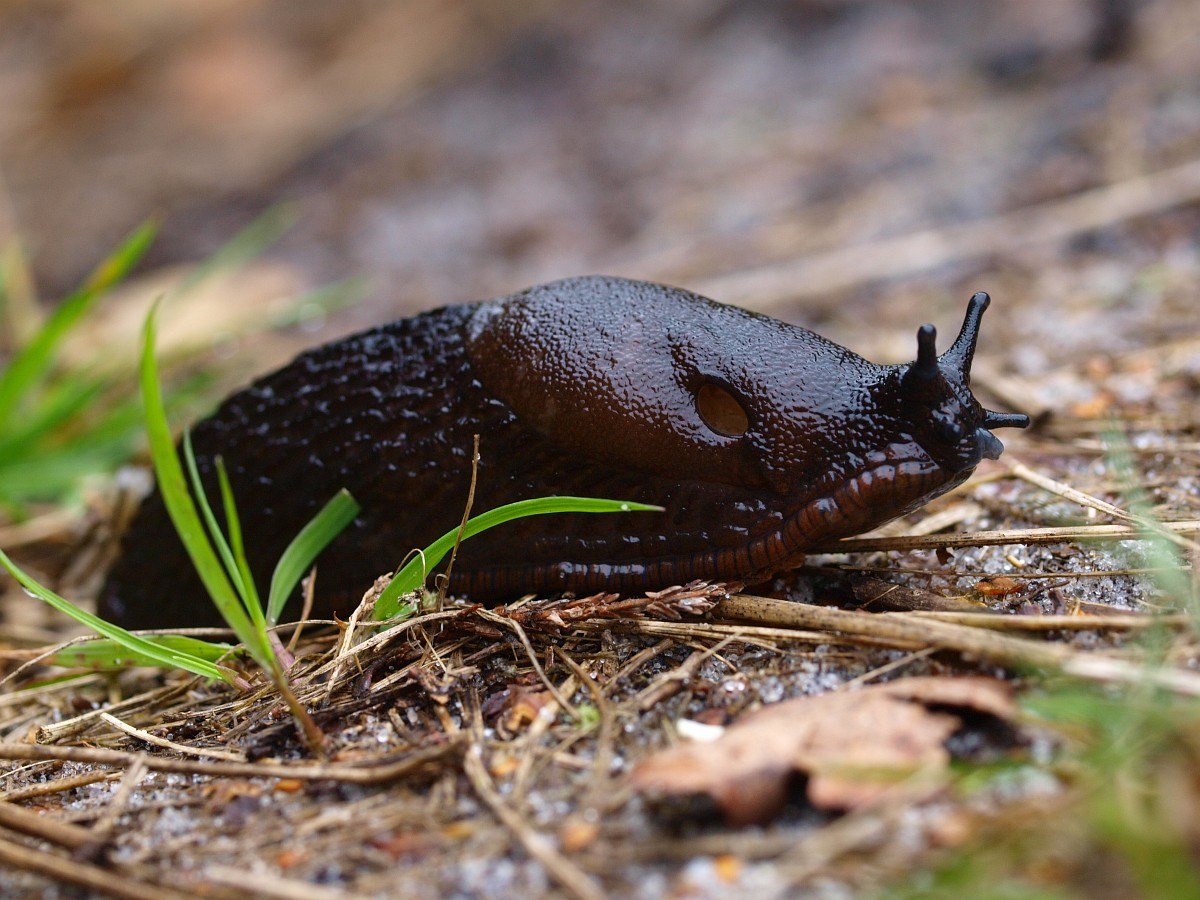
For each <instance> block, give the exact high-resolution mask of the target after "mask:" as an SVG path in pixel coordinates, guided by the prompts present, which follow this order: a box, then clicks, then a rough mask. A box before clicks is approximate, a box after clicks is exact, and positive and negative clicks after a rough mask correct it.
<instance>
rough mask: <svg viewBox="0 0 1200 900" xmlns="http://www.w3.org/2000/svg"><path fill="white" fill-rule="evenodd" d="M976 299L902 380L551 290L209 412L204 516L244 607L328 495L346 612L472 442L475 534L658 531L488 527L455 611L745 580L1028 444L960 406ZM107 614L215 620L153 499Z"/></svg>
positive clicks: (973, 405) (333, 351) (200, 455)
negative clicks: (235, 575) (529, 599)
mask: <svg viewBox="0 0 1200 900" xmlns="http://www.w3.org/2000/svg"><path fill="white" fill-rule="evenodd" d="M988 302H989V300H988V295H987V294H983V293H979V294H975V295H974V296H973V297H972V298H971V300H970V303H969V305H968V307H967V314H966V320H965V321H964V323H963V327H962V331H961V333H960V334H959V335H958V338H957V340H955V341H954V344H953V345H952V346H951V347H950V348H949V349H948V350H946V351H945V352H944V353H943V354H942V355H941V356H940V357H939V356H938V354H937V349H936V346H935V343H936V332H935V330H934V327H933V326H932V325H922V326H921V328H920V330H919V331H918V332H917V359H916V361H915V362H913V363H910V364H906V365H891V366H881V365H875V364H874V363H871V362H868V361H867V360H865V359H863V358H862V357H860V356H858V355H856V354H854V353H852V352H851V351H849V350H847V349H845V348H844V347H841V346H839V345H838V344H835V343H833V342H831V341H828V340H826V339H825V338H823V337H821V336H819V335H817V334H815V333H813V332H812V331H809V330H807V329H805V328H800V327H797V326H794V325H789V324H786V323H784V322H781V321H778V320H776V319H772V318H769V317H766V316H762V315H757V314H755V313H752V312H748V311H746V310H743V309H739V308H737V307H733V306H726V305H723V304H720V303H717V302H715V301H712V300H709V299H707V298H704V297H701V296H698V295H696V294H693V293H689V292H688V291H685V290H680V289H678V288H673V287H667V286H664V285H660V284H651V283H647V282H640V281H630V280H625V279H620V278H606V277H587V278H574V279H569V280H564V281H556V282H553V283H551V284H545V285H541V286H539V287H533V288H530V289H528V290H525V291H522V292H520V293H517V294H513V295H511V296H508V297H504V298H501V299H498V300H489V301H486V302H483V303H479V304H475V305H460V306H447V307H444V308H442V309H438V310H434V311H432V312H427V313H424V314H421V315H418V316H414V317H413V318H409V319H403V320H401V321H398V322H394V323H392V324H390V325H385V326H383V327H381V328H376V329H374V330H371V331H367V332H364V333H362V334H358V335H355V336H353V337H349V338H346V339H344V340H341V341H337V342H335V343H331V344H327V345H325V346H322V347H318V348H316V349H314V350H310V351H308V352H306V353H304V354H303V355H301V356H299V357H298V358H297V359H296V360H295V361H294V362H292V363H291V364H290V365H288V366H286V367H284V368H283V369H280V370H279V371H277V372H275V373H274V374H271V375H267V376H266V377H264V378H262V379H261V380H259V381H257V382H256V383H254V384H253V385H252V386H251V387H249V388H247V389H245V390H243V391H241V392H240V393H236V394H234V395H233V396H231V397H230V398H229V399H227V400H226V401H225V402H224V403H223V404H222V405H221V406H220V408H219V409H218V410H217V411H216V413H214V414H213V415H212V416H211V417H210V418H208V419H206V420H205V421H203V422H201V423H200V424H199V425H198V426H196V428H195V430H194V432H193V435H192V440H193V444H194V447H195V451H196V455H197V459H198V462H199V467H200V471H201V475H202V478H203V479H204V480H205V483H206V484H207V486H208V490H209V496H210V497H213V498H216V497H217V496H218V493H217V489H216V482H215V470H214V459H215V457H216V456H217V455H218V454H220V455H221V456H222V457H223V458H224V460H225V464H226V466H227V468H228V471H229V476H230V480H231V482H232V485H233V490H234V495H235V497H236V498H237V501H238V507H239V510H240V512H241V516H242V520H243V531H244V533H245V539H246V544H247V552H248V555H249V560H250V565H251V569H252V571H253V572H254V574H255V577H256V580H259V582H260V584H265V583H266V581H267V580H268V579H269V577H270V572H271V569H272V567H273V566H274V563H275V560H276V559H277V558H278V557H279V554H280V553H281V552H282V551H283V549H284V547H285V546H286V545H287V543H288V541H289V540H290V539H291V538H292V537H293V536H294V535H295V534H296V532H297V531H298V530H299V529H300V527H302V525H303V524H304V523H305V522H307V521H308V519H309V518H310V517H311V516H312V515H314V514H315V513H316V511H317V510H318V509H319V508H320V507H321V505H323V504H324V503H325V501H327V500H328V499H329V498H330V497H331V496H332V495H333V494H334V492H335V491H337V490H338V489H339V488H342V487H345V488H348V489H349V490H350V492H351V493H352V494H353V495H354V497H355V498H356V499H357V500H358V501H359V503H360V504H361V505H362V511H361V513H360V514H359V516H358V518H357V519H356V520H355V521H354V522H353V523H352V524H351V526H350V527H349V528H348V529H347V530H346V531H345V532H343V533H342V535H341V536H340V537H338V538H337V539H336V540H335V541H334V542H333V543H332V544H331V545H330V546H329V547H328V549H326V551H325V552H324V553H323V554H322V555H321V557H320V558H319V559H318V577H317V587H316V604H315V607H314V613H315V614H316V615H321V616H328V615H331V614H333V613H337V614H339V615H342V616H346V615H348V614H349V613H350V612H351V611H352V610H353V609H354V607H355V606H356V604H357V602H358V600H359V598H360V597H361V595H362V593H363V591H364V590H365V589H366V588H368V587H369V586H370V585H371V582H372V580H373V579H374V578H375V577H376V576H378V575H379V574H381V573H383V572H387V571H390V570H392V569H394V568H395V567H396V566H397V565H398V564H399V563H400V562H401V561H402V560H403V559H404V557H405V556H406V554H408V553H409V552H410V550H411V549H412V548H415V547H421V546H425V545H426V544H428V543H429V542H430V541H432V540H433V539H434V538H436V537H437V536H439V535H441V534H442V533H444V532H446V531H448V530H450V529H451V528H453V527H455V526H456V525H457V524H458V522H459V520H460V518H461V516H462V512H463V507H464V504H465V502H466V498H467V493H468V488H469V484H470V478H471V457H472V447H473V440H472V439H473V436H474V435H479V436H480V453H481V459H480V462H479V464H478V486H477V490H476V495H475V502H474V507H473V508H474V511H475V512H477V513H478V512H482V511H484V510H487V509H491V508H493V507H496V506H499V505H501V504H503V503H509V502H512V501H514V500H520V499H525V498H530V497H541V496H547V495H552V494H560V495H582V496H594V497H610V498H615V499H622V500H635V501H640V502H644V503H652V504H657V505H660V506H663V507H665V511H664V512H661V513H649V512H636V513H617V514H611V515H602V516H599V515H585V514H577V515H560V516H538V517H534V518H530V519H524V520H520V521H517V522H513V523H510V524H508V525H504V526H501V527H499V528H496V529H493V530H491V531H488V532H486V533H484V534H481V535H479V536H477V537H475V538H472V539H471V540H470V541H468V542H466V543H465V544H463V546H462V548H461V550H460V552H459V555H458V559H457V561H456V563H455V566H454V569H453V573H452V577H451V580H450V590H451V591H452V592H453V593H456V594H461V595H465V596H467V597H469V598H470V599H472V600H475V601H480V602H485V603H486V602H495V601H499V600H503V599H506V598H514V597H517V596H520V595H521V594H524V593H528V592H557V591H574V592H583V591H598V590H611V591H619V592H632V591H644V590H647V589H653V588H660V587H664V586H667V585H670V584H679V583H682V582H686V581H688V580H690V579H696V578H702V579H711V580H739V581H744V582H749V583H754V582H756V581H762V580H765V579H766V578H768V577H769V576H771V575H772V574H773V573H776V572H778V571H781V570H783V569H787V568H789V567H793V566H796V565H798V564H799V563H800V562H801V561H802V559H803V556H804V552H805V550H807V549H809V548H811V547H814V546H816V545H818V544H827V543H828V542H829V541H831V540H833V539H835V538H839V537H844V536H847V535H852V534H858V533H860V532H863V531H867V530H869V529H871V528H874V527H876V526H878V525H880V524H882V523H883V522H886V521H888V520H890V519H894V518H896V517H897V516H902V515H904V514H906V513H909V512H911V511H912V510H914V509H916V508H917V507H919V506H921V505H922V504H923V503H925V502H926V501H928V500H929V499H931V498H932V497H934V496H936V495H938V494H941V493H943V492H945V491H947V490H949V489H950V488H952V487H954V486H955V485H957V484H960V483H961V482H963V481H964V480H966V478H967V477H968V476H969V475H970V474H971V472H972V470H973V469H974V468H975V466H976V465H977V464H978V463H979V461H980V459H982V458H983V457H988V458H990V459H996V458H997V457H998V456H999V455H1000V452H1001V450H1002V449H1003V445H1002V444H1001V443H1000V441H999V440H997V439H996V438H995V437H994V436H993V435H992V433H991V431H990V429H993V428H997V427H1001V426H1015V427H1025V426H1026V425H1028V424H1029V419H1028V417H1026V416H1023V415H1015V414H1002V413H996V412H989V411H987V410H985V409H983V408H982V407H981V406H980V405H979V403H978V402H977V401H976V400H975V398H974V397H973V396H972V394H971V391H970V387H969V381H970V369H971V358H972V356H973V355H974V352H975V344H976V340H977V338H978V333H979V324H980V319H981V317H982V315H983V312H984V310H985V309H986V308H987V306H988ZM100 606H101V612H102V614H103V615H105V616H106V617H108V618H110V619H112V620H115V621H117V622H120V623H121V624H124V625H127V626H130V627H141V628H158V627H171V626H175V627H178V626H182V625H201V624H210V623H215V622H216V613H215V612H214V611H213V608H212V605H211V603H209V602H208V601H207V600H206V599H205V597H204V594H203V589H202V587H201V585H200V582H199V580H198V578H197V577H196V576H195V574H194V573H193V571H192V568H191V565H190V563H189V561H188V559H187V556H186V555H185V552H184V550H183V548H182V546H181V544H180V543H179V541H178V539H177V538H176V536H175V533H174V530H173V529H172V526H171V523H170V521H169V520H168V517H167V514H166V510H165V508H164V506H163V504H162V500H161V498H160V497H159V496H158V495H157V493H155V494H152V495H151V496H150V497H148V498H147V500H146V501H145V502H144V504H143V506H142V508H141V510H140V511H139V513H138V514H137V516H136V518H135V520H134V523H133V524H132V526H131V527H130V529H129V531H128V532H127V534H126V535H125V536H124V539H123V543H122V553H121V556H120V558H119V560H118V562H117V564H116V565H115V567H114V568H113V570H112V572H111V573H110V575H109V578H108V581H107V583H106V584H105V586H104V588H103V589H102V592H101V604H100Z"/></svg>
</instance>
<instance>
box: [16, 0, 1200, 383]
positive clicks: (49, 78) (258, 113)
mask: <svg viewBox="0 0 1200 900" xmlns="http://www.w3.org/2000/svg"><path fill="white" fill-rule="evenodd" d="M1197 34H1200V4H1196V3H1195V2H1194V0H1053V2H1048V3H1047V2H1040V0H998V2H992V3H962V2H959V0H746V2H727V0H675V2H670V3H662V2H660V3H654V2H649V0H623V2H571V3H564V2H555V0H536V2H530V0H525V2H518V0H396V2H380V0H342V2H339V3H323V2H313V0H123V2H121V3H120V4H98V3H94V2H88V0H27V2H14V0H8V2H0V97H3V103H2V104H0V243H3V242H6V241H8V240H11V239H12V238H13V237H14V236H19V238H20V240H21V241H22V242H23V245H24V247H25V248H26V250H27V253H28V257H29V259H30V260H31V261H32V262H31V265H32V275H33V279H34V285H35V287H36V293H37V295H38V296H39V297H41V298H43V299H51V298H54V297H56V296H59V295H61V294H63V293H64V292H65V291H66V290H67V289H69V288H70V287H71V286H72V285H74V284H76V283H77V282H78V281H79V279H80V278H81V277H83V276H84V274H85V273H86V272H87V271H88V270H89V269H90V267H92V266H93V265H95V264H96V262H97V261H99V260H100V259H102V258H103V257H104V256H105V255H106V254H107V253H108V252H109V251H110V250H111V249H112V247H113V246H115V244H116V243H117V241H118V240H119V239H120V237H121V235H123V234H125V233H126V232H128V230H129V229H131V228H132V227H134V226H135V225H136V224H137V223H139V222H141V221H143V220H145V219H146V218H147V217H148V216H151V215H153V216H157V217H159V219H160V221H161V226H162V233H161V235H160V237H159V239H158V241H157V243H156V244H155V246H154V249H153V250H152V251H151V254H150V256H149V257H148V258H147V260H145V261H143V263H142V265H141V271H150V270H152V269H155V268H157V267H160V266H164V265H167V264H171V263H177V262H183V261H189V260H196V259H200V258H202V257H204V256H205V255H206V254H208V253H210V252H212V251H213V249H214V248H216V247H217V246H219V245H220V244H221V243H222V242H223V241H225V240H227V239H228V238H229V236H230V235H231V234H233V233H234V232H235V231H236V230H237V229H238V228H239V227H241V226H243V225H245V224H246V223H247V222H249V221H251V220H252V219H253V218H254V217H255V216H256V215H258V214H260V213H261V212H262V211H263V210H265V209H268V208H270V207H271V206H273V205H275V204H278V203H280V202H281V201H287V202H290V203H292V204H294V212H295V215H296V221H297V224H296V226H295V227H294V228H293V230H292V231H291V232H290V233H289V234H288V235H287V236H286V237H285V238H284V240H283V241H282V242H281V243H279V244H278V245H277V246H276V248H275V249H274V250H273V251H272V252H271V254H270V255H269V257H268V259H269V261H270V263H271V265H272V266H273V269H272V272H273V273H274V280H271V281H270V282H269V284H268V285H267V286H266V287H263V286H261V285H260V286H259V287H258V288H257V289H256V290H255V291H250V293H249V294H247V295H246V297H247V298H248V299H243V300H240V301H239V302H245V303H250V302H259V301H260V300H261V301H262V302H267V301H266V299H264V298H265V297H267V296H268V295H270V294H271V293H272V292H280V291H282V292H294V291H296V290H298V289H303V288H304V287H305V286H315V285H320V284H325V283H329V282H331V281H336V280H338V279H341V278H344V277H347V276H360V277H363V278H365V279H366V280H367V282H368V284H369V285H370V290H369V293H368V296H367V298H366V300H365V301H364V302H363V303H361V304H359V305H358V306H356V307H355V308H354V309H353V310H351V311H348V312H342V313H340V314H339V315H337V316H336V317H334V319H333V320H332V322H330V323H327V324H326V325H325V326H324V329H323V333H322V336H330V335H333V334H335V333H344V332H346V331H349V330H352V329H357V328H359V327H364V326H366V325H369V324H373V323H377V322H381V321H386V320H388V319H392V318H395V317H398V316H400V315H404V314H408V313H411V312H413V311H415V310H418V309H423V308H428V307H431V306H436V305H440V304H444V303H451V302H460V301H469V300H475V299H481V298H484V297H489V296H495V295H501V294H505V293H508V292H510V291H514V290H517V289H520V288H522V287H525V286H527V285H529V284H532V283H536V282H540V281H545V280H548V279H552V278H557V277H561V276H567V275H577V274H585V273H594V272H603V273H610V274H620V275H627V276H633V277H641V278H650V279H657V280H663V281H667V282H671V283H676V284H679V285H682V286H686V287H689V288H692V289H695V290H698V291H700V292H703V293H707V294H709V295H711V296H714V297H715V298H716V299H719V300H723V301H727V302H735V303H741V304H744V305H746V306H749V307H751V308H756V309H761V310H765V311H769V312H772V313H774V314H777V315H780V316H782V317H784V318H788V319H790V320H793V321H797V322H802V323H804V324H807V325H811V326H815V327H819V328H821V329H822V330H823V331H825V332H826V333H828V334H830V336H832V337H834V338H837V339H839V340H842V341H843V342H845V343H847V344H849V345H850V346H852V347H854V348H855V349H858V350H860V351H861V352H864V353H869V354H874V355H876V357H877V358H885V359H909V358H911V357H912V353H913V348H912V346H911V345H912V343H913V338H912V331H913V328H914V327H915V326H916V325H917V324H918V323H919V322H920V321H925V320H932V321H935V322H937V323H938V324H939V325H940V326H941V327H942V328H943V329H944V330H946V331H950V330H952V329H954V328H956V326H957V321H958V318H959V316H960V315H961V309H962V306H963V303H964V301H965V299H966V297H967V296H968V295H969V293H970V292H971V291H973V290H977V289H986V290H989V291H991V292H992V294H993V296H994V297H995V299H996V300H997V301H998V305H997V307H996V309H995V311H994V312H993V314H992V318H993V319H994V321H992V322H990V323H989V326H988V333H986V334H985V338H984V352H985V354H986V355H987V356H989V357H993V358H999V359H1002V360H1003V364H1004V366H1005V367H1007V368H1009V369H1011V370H1013V371H1014V372H1015V373H1017V374H1023V375H1025V376H1032V375H1038V374H1040V373H1043V372H1045V371H1046V370H1048V369H1050V368H1053V367H1054V366H1056V365H1059V364H1061V363H1062V361H1063V359H1064V356H1063V354H1064V353H1067V354H1070V353H1078V354H1080V357H1079V358H1080V359H1083V358H1086V357H1087V356H1088V355H1089V354H1092V353H1094V352H1097V351H1098V350H1104V351H1109V350H1113V349H1117V350H1120V349H1128V348H1130V347H1136V346H1139V345H1142V344H1145V343H1147V342H1152V341H1154V340H1157V339H1159V338H1161V337H1163V336H1164V335H1166V334H1174V333H1176V332H1177V331H1178V329H1179V328H1180V324H1181V321H1189V327H1194V326H1195V325H1196V322H1197V318H1196V317H1197V313H1196V312H1195V302H1194V297H1193V293H1192V285H1193V284H1194V282H1195V279H1196V276H1197V274H1198V272H1197V270H1198V269H1200V256H1198V253H1200V245H1198V241H1197V223H1198V222H1200V209H1198V207H1197V201H1198V200H1200V171H1198V170H1197V169H1196V166H1197V165H1198V164H1200V163H1197V161H1198V160H1200V41H1197V40H1196V36H1197ZM264 291H265V294H264V293H263V292H264ZM230 292H231V289H228V288H227V289H226V291H225V295H226V297H228V296H231V295H232V296H235V297H236V296H237V291H236V290H232V294H231V293H230ZM214 302H215V301H214ZM864 325H866V326H868V327H864ZM1048 337H1049V338H1050V339H1049V340H1047V338H1048ZM313 339H314V338H313V337H312V336H306V337H305V338H304V339H303V340H301V341H299V342H298V343H309V342H311V341H312V340H313ZM131 340H132V334H131ZM289 352H290V351H289ZM277 361H278V360H277V359H275V358H274V354H273V353H264V358H263V359H262V363H263V365H266V364H270V363H273V362H277ZM1040 389H1041V388H1038V387H1036V386H1032V387H1030V388H1029V390H1030V391H1037V390H1040ZM1071 397H1072V398H1073V400H1074V401H1075V402H1090V401H1092V400H1094V397H1093V396H1092V394H1091V393H1090V392H1089V391H1088V390H1087V388H1086V387H1083V388H1078V389H1075V390H1074V393H1073V394H1071ZM1035 399H1036V398H1035ZM1052 402H1057V401H1056V400H1055V399H1054V398H1051V397H1042V398H1041V399H1039V400H1036V402H1035V405H1039V404H1040V405H1047V406H1048V405H1050V404H1051V403H1052Z"/></svg>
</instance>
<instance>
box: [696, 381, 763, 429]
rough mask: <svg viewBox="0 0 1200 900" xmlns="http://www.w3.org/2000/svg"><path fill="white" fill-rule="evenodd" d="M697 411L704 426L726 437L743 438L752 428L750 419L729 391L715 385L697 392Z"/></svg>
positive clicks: (705, 386) (704, 386)
mask: <svg viewBox="0 0 1200 900" xmlns="http://www.w3.org/2000/svg"><path fill="white" fill-rule="evenodd" d="M696 411H697V412H699V413H700V418H701V419H703V420H704V424H705V425H707V426H708V427H709V428H711V429H712V430H713V431H715V432H716V433H717V434H723V435H725V436H726V437H741V436H742V435H743V434H745V433H746V432H747V430H749V428H750V418H749V416H747V415H746V410H744V409H742V404H740V403H738V401H737V398H736V397H734V396H733V394H731V393H729V391H727V390H725V389H724V388H722V387H718V386H717V385H715V384H705V385H702V386H701V388H700V390H698V391H696Z"/></svg>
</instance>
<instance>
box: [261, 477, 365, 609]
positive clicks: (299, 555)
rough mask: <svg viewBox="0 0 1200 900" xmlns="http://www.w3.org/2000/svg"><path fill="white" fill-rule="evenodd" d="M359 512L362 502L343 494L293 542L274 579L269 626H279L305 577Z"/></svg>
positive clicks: (272, 581) (342, 492) (310, 522)
mask: <svg viewBox="0 0 1200 900" xmlns="http://www.w3.org/2000/svg"><path fill="white" fill-rule="evenodd" d="M358 510H359V506H358V502H357V501H356V500H355V499H354V498H353V497H351V496H350V492H349V491H347V490H345V489H343V490H340V491H338V492H337V493H336V494H334V496H333V499H331V500H330V501H329V502H328V503H326V504H325V506H324V507H323V508H322V509H321V511H320V512H319V513H317V514H316V515H315V516H313V517H312V519H310V520H309V523H308V524H307V525H305V526H304V528H303V529H301V531H300V533H299V534H298V535H296V536H295V537H294V538H292V542H291V543H290V544H288V546H287V549H286V550H284V551H283V555H282V556H280V557H279V562H278V563H276V565H275V572H274V573H273V574H272V575H271V590H270V592H269V593H268V595H267V621H268V622H270V623H271V624H272V625H276V624H278V622H279V616H280V615H281V614H282V613H283V606H284V604H285V603H287V600H288V597H290V596H291V595H292V591H293V590H294V589H295V587H296V585H297V584H299V583H300V579H301V578H303V577H304V573H305V572H307V571H308V570H309V569H310V568H311V567H312V564H313V560H315V559H316V558H317V555H318V554H319V553H320V552H321V551H322V550H324V549H325V548H326V546H328V544H329V542H330V541H332V540H333V539H334V538H335V537H337V536H338V535H339V534H341V533H342V531H343V530H344V529H345V528H346V526H347V525H349V524H350V523H351V522H353V521H354V517H355V516H357V515H358Z"/></svg>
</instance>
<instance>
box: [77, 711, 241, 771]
mask: <svg viewBox="0 0 1200 900" xmlns="http://www.w3.org/2000/svg"><path fill="white" fill-rule="evenodd" d="M100 718H101V719H103V720H104V721H105V722H107V723H108V724H109V725H111V726H112V727H113V728H115V729H117V730H118V731H123V732H125V734H128V735H130V736H131V737H135V738H137V739H138V740H139V741H145V742H146V743H147V744H153V745H154V746H156V747H162V748H163V749H164V750H174V751H175V752H176V753H182V754H183V755H184V756H208V757H211V758H213V759H224V760H229V761H230V762H245V760H246V758H245V757H244V756H242V755H241V754H240V753H230V752H229V751H228V750H217V749H215V748H212V747H189V746H187V745H186V744H177V743H175V742H174V741H169V740H167V739H166V738H162V737H159V736H158V735H156V734H151V733H150V732H148V731H142V730H141V729H140V728H134V727H133V726H132V725H130V724H129V723H128V722H123V721H121V720H120V719H118V718H117V717H116V716H113V715H109V714H108V713H106V712H102V713H100Z"/></svg>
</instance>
